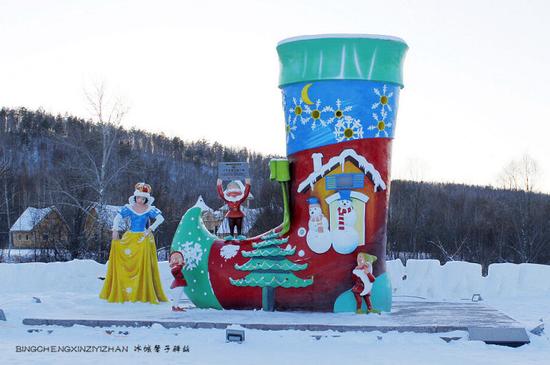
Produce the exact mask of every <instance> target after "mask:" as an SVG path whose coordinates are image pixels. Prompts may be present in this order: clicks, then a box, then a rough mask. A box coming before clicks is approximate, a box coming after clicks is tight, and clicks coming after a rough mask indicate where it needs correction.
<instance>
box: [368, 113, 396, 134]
mask: <svg viewBox="0 0 550 365" xmlns="http://www.w3.org/2000/svg"><path fill="white" fill-rule="evenodd" d="M387 116H388V113H385V112H384V111H382V112H380V117H378V114H376V113H373V114H372V117H373V118H374V120H375V121H376V123H375V124H373V125H370V126H369V127H368V128H367V129H368V130H369V131H372V130H376V134H375V135H374V136H375V137H380V135H381V134H383V135H384V137H388V136H389V135H388V131H387V129H389V128H391V127H392V123H391V122H386V117H387Z"/></svg>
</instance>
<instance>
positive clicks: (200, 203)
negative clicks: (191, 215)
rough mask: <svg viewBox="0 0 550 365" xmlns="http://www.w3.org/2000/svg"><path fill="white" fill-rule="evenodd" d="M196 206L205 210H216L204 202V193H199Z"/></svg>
mask: <svg viewBox="0 0 550 365" xmlns="http://www.w3.org/2000/svg"><path fill="white" fill-rule="evenodd" d="M194 207H199V208H201V210H202V211H203V212H214V210H213V209H212V208H210V207H209V206H208V205H206V203H205V202H204V199H203V198H202V195H199V198H198V199H197V202H196V203H195V205H194Z"/></svg>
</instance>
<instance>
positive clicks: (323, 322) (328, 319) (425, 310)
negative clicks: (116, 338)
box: [23, 301, 523, 333]
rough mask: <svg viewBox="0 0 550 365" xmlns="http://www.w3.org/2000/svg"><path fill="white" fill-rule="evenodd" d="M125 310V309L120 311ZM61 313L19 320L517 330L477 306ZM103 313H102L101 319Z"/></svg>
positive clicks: (496, 314) (402, 304) (419, 304)
mask: <svg viewBox="0 0 550 365" xmlns="http://www.w3.org/2000/svg"><path fill="white" fill-rule="evenodd" d="M126 309H128V308H126ZM74 314H75V315H74V316H71V314H70V313H66V315H65V316H64V318H54V317H49V316H47V315H42V316H34V317H30V318H23V324H25V325H29V326H40V325H57V326H74V325H82V326H91V327H113V326H122V327H150V326H152V325H154V324H159V325H161V326H164V327H165V328H181V327H186V328H203V329H212V328H215V329H225V328H227V327H228V326H230V325H240V326H242V327H244V328H247V329H256V330H274V331H277V330H301V331H329V330H332V331H338V332H348V331H362V332H363V331H380V332H389V331H398V332H421V333H444V332H451V331H467V330H468V328H469V327H486V328H523V326H522V325H521V324H520V323H519V322H517V321H516V320H514V319H513V318H511V317H509V316H507V315H505V314H504V313H502V312H499V311H498V310H496V309H494V308H491V307H489V306H485V305H483V304H482V303H480V302H476V303H473V302H427V301H398V302H395V303H394V306H393V310H392V312H391V313H382V314H380V315H378V314H368V315H365V314H360V315H359V314H355V313H309V312H263V311H236V310H226V311H217V310H202V309H194V308H189V309H188V310H187V311H186V312H182V313H174V312H168V313H166V314H164V313H160V312H158V311H155V313H152V314H150V315H149V314H145V313H140V314H139V315H138V316H136V317H135V318H131V317H130V316H129V315H128V311H125V312H124V314H125V316H124V317H126V318H121V316H120V314H121V313H119V314H118V315H113V312H111V313H103V315H101V316H99V315H98V316H94V315H92V314H89V313H87V314H86V315H77V314H76V313H74ZM105 314H107V315H105Z"/></svg>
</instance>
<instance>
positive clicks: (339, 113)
mask: <svg viewBox="0 0 550 365" xmlns="http://www.w3.org/2000/svg"><path fill="white" fill-rule="evenodd" d="M326 108H327V111H330V112H332V113H333V114H332V117H330V118H329V119H328V120H327V124H331V123H333V122H334V121H335V120H340V119H349V118H351V117H350V116H349V115H347V114H346V113H347V112H350V111H351V109H352V107H351V106H350V105H348V106H346V107H344V108H342V100H340V99H336V109H333V108H332V107H331V106H329V107H326Z"/></svg>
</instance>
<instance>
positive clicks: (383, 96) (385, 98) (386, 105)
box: [372, 85, 393, 112]
mask: <svg viewBox="0 0 550 365" xmlns="http://www.w3.org/2000/svg"><path fill="white" fill-rule="evenodd" d="M373 91H374V93H375V94H376V96H378V101H377V102H376V103H374V104H372V109H377V108H378V107H380V109H381V111H382V112H386V109H388V111H390V112H391V111H392V109H391V106H390V99H391V98H392V96H393V92H390V93H388V86H387V85H384V86H382V92H380V90H379V89H377V88H374V89H373Z"/></svg>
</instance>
